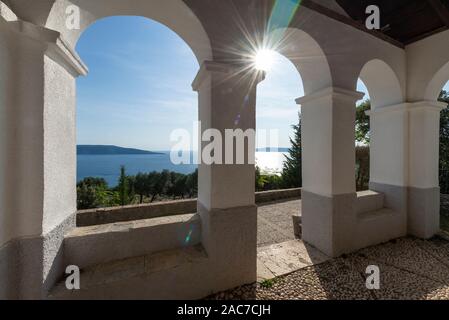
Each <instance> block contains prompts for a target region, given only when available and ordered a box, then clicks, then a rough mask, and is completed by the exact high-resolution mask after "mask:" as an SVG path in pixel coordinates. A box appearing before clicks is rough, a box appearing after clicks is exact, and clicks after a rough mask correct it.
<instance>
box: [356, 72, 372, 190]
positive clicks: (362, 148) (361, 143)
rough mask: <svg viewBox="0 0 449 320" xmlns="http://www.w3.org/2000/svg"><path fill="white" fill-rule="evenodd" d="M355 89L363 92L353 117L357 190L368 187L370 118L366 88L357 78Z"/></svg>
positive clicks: (368, 97)
mask: <svg viewBox="0 0 449 320" xmlns="http://www.w3.org/2000/svg"><path fill="white" fill-rule="evenodd" d="M357 91H358V92H362V93H364V94H365V96H364V97H363V99H362V100H359V101H357V104H356V117H355V169H356V172H355V185H356V190H357V191H366V190H368V189H369V173H370V148H369V147H370V120H369V116H368V115H367V112H368V111H370V110H371V100H370V98H371V97H370V95H369V91H368V88H367V87H366V85H365V83H364V82H363V81H362V80H361V79H359V80H358V81H357Z"/></svg>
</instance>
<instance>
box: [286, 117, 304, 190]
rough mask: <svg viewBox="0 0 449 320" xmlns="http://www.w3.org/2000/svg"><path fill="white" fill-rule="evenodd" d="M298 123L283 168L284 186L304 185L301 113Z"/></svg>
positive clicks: (294, 128)
mask: <svg viewBox="0 0 449 320" xmlns="http://www.w3.org/2000/svg"><path fill="white" fill-rule="evenodd" d="M298 118H299V121H298V124H297V125H293V126H292V127H293V130H294V134H293V138H290V144H291V148H290V149H289V151H288V155H286V156H285V162H284V166H283V169H282V185H283V187H284V188H299V187H302V163H301V162H302V156H301V152H302V151H301V147H302V143H301V114H298Z"/></svg>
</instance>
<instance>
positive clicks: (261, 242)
mask: <svg viewBox="0 0 449 320" xmlns="http://www.w3.org/2000/svg"><path fill="white" fill-rule="evenodd" d="M300 210H301V200H292V201H284V202H276V203H269V204H265V205H261V206H259V208H258V210H257V244H258V246H259V247H262V246H268V245H270V244H275V243H282V242H286V241H289V240H294V239H295V235H294V233H293V222H292V215H293V214H297V213H298V212H299V211H300Z"/></svg>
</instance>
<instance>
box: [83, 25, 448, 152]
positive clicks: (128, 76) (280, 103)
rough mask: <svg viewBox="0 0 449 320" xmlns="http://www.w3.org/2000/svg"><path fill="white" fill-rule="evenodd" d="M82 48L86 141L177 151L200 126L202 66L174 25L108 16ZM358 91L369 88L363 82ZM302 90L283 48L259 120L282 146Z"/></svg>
mask: <svg viewBox="0 0 449 320" xmlns="http://www.w3.org/2000/svg"><path fill="white" fill-rule="evenodd" d="M77 51H78V52H79V54H80V56H81V58H82V59H83V60H84V62H85V63H86V64H87V65H88V67H89V75H88V76H87V77H81V78H79V79H78V82H77V84H78V88H77V90H78V93H77V99H78V102H77V142H78V144H113V145H119V146H125V147H135V148H141V149H147V150H169V149H170V146H171V145H172V143H171V142H170V133H171V132H172V130H174V129H178V128H183V129H187V130H188V131H190V132H191V131H192V126H193V122H194V121H196V120H197V119H198V105H197V93H196V92H194V91H193V90H192V88H191V83H192V81H193V79H194V78H195V76H196V74H197V71H198V68H199V65H198V62H197V60H196V58H195V56H194V54H193V52H192V51H191V50H190V48H189V47H188V46H187V44H186V43H185V42H184V41H183V40H182V39H181V38H180V37H179V36H178V35H176V34H175V33H174V32H173V31H171V30H170V29H168V28H167V27H165V26H163V25H161V24H159V23H157V22H154V21H152V20H149V19H146V18H140V17H112V18H106V19H103V20H100V21H98V22H96V23H95V24H94V25H92V26H91V27H90V28H88V29H87V30H86V31H85V32H84V34H83V35H82V37H81V38H80V41H79V42H78V46H77ZM446 87H447V88H448V89H449V86H446ZM358 90H360V91H363V92H366V88H364V86H363V84H361V83H359V88H358ZM302 95H303V87H302V81H301V77H300V75H299V73H298V72H297V70H296V69H295V67H294V66H293V64H292V63H291V62H290V61H288V60H287V59H286V58H285V57H283V56H281V55H276V59H275V62H274V64H273V66H272V68H271V70H270V71H269V72H268V74H267V77H266V79H265V80H264V81H263V82H262V83H261V84H259V86H258V97H257V127H258V129H267V130H269V129H278V130H279V142H280V143H279V144H280V146H281V147H289V136H290V135H291V133H292V129H291V125H292V124H294V123H295V122H296V121H297V114H298V111H299V107H298V106H297V105H296V103H295V99H296V98H298V97H300V96H302ZM259 147H263V146H262V145H259Z"/></svg>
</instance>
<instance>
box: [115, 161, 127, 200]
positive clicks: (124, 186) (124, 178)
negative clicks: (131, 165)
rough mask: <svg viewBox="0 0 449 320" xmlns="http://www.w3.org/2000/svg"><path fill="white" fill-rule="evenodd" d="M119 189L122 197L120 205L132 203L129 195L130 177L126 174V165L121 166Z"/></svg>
mask: <svg viewBox="0 0 449 320" xmlns="http://www.w3.org/2000/svg"><path fill="white" fill-rule="evenodd" d="M117 190H118V193H119V197H120V205H121V206H126V205H128V204H129V203H130V197H129V190H130V188H129V179H128V177H127V176H126V169H125V166H121V167H120V178H119V181H118V186H117Z"/></svg>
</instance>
